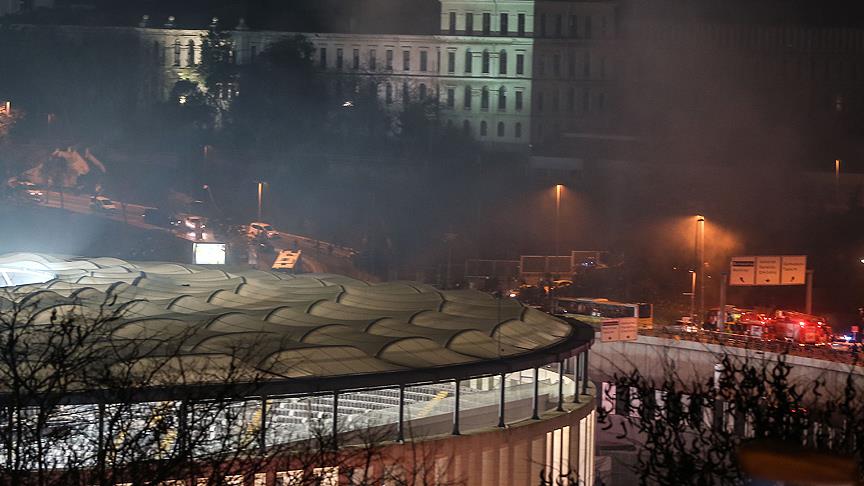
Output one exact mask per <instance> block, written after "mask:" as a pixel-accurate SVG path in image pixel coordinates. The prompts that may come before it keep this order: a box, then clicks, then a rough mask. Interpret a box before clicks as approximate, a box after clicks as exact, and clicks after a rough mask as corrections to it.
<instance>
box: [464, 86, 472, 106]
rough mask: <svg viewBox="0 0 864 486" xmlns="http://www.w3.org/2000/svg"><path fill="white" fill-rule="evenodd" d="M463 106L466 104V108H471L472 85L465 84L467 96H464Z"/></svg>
mask: <svg viewBox="0 0 864 486" xmlns="http://www.w3.org/2000/svg"><path fill="white" fill-rule="evenodd" d="M462 106H464V107H465V109H466V110H470V109H471V86H465V97H464V98H463V101H462Z"/></svg>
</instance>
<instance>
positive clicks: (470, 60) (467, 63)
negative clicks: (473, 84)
mask: <svg viewBox="0 0 864 486" xmlns="http://www.w3.org/2000/svg"><path fill="white" fill-rule="evenodd" d="M473 64H474V59H473V57H472V56H471V49H465V73H467V74H471V70H472V69H473V67H474V66H473Z"/></svg>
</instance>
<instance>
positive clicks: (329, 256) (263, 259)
mask: <svg viewBox="0 0 864 486" xmlns="http://www.w3.org/2000/svg"><path fill="white" fill-rule="evenodd" d="M112 200H113V201H114V203H115V204H116V206H117V210H115V211H104V210H100V209H96V208H92V207H91V206H90V196H89V195H80V194H66V193H64V194H62V196H61V194H60V193H58V192H54V191H46V192H45V200H44V201H43V202H41V203H39V205H41V206H44V207H50V208H59V209H63V210H66V211H71V212H75V213H81V214H92V215H97V216H99V217H103V218H106V219H110V220H114V221H118V222H122V223H125V224H128V225H130V226H134V227H137V228H141V229H146V230H153V231H164V232H169V233H171V234H172V235H174V236H175V237H177V238H181V239H184V240H188V241H192V242H194V241H197V239H196V234H195V230H194V228H182V229H175V228H171V229H169V228H164V227H160V226H155V225H152V224H148V223H146V222H145V221H144V216H143V215H144V210H145V209H146V208H147V207H148V206H142V205H140V204H134V203H128V202H123V201H118V200H116V199H112ZM217 236H219V235H214V234H213V232H212V231H211V230H209V229H205V230H204V232H203V239H202V241H224V242H227V243H230V244H234V245H246V244H248V243H249V240H248V239H247V238H246V237H245V236H241V235H234V236H230V235H225V237H224V238H219V239H217ZM269 242H270V244H271V245H272V246H273V247H274V248H275V249H276V251H277V252H278V251H279V250H286V249H300V250H302V257H301V265H302V266H301V271H303V272H311V273H335V274H340V275H347V276H350V277H354V278H359V279H362V280H367V281H375V280H377V278H376V277H374V276H373V275H371V274H368V273H366V272H363V271H361V270H359V269H358V268H357V267H355V266H354V264H353V261H352V258H353V256H354V255H355V254H356V251H355V250H353V249H351V248H346V247H342V246H338V245H334V244H332V243H329V242H327V241H321V240H315V239H313V238H309V237H307V236H302V235H295V234H292V233H286V232H283V231H280V232H279V236H278V237H277V238H273V239H271V240H270V241H269ZM250 246H251V245H250ZM275 258H276V254H275V253H274V254H261V255H259V257H258V262H257V264H256V267H257V268H261V269H264V270H266V269H269V268H270V266H271V265H272V264H273V261H274V260H275Z"/></svg>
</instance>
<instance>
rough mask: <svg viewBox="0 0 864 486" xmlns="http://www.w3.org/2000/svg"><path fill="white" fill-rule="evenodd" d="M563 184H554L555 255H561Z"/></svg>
mask: <svg viewBox="0 0 864 486" xmlns="http://www.w3.org/2000/svg"><path fill="white" fill-rule="evenodd" d="M563 189H564V186H563V185H561V184H555V256H560V255H561V252H560V250H561V248H560V243H561V191H562V190H563Z"/></svg>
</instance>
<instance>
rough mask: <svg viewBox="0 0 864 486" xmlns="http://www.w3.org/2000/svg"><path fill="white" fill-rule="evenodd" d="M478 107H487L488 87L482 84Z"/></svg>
mask: <svg viewBox="0 0 864 486" xmlns="http://www.w3.org/2000/svg"><path fill="white" fill-rule="evenodd" d="M480 109H481V110H488V109H489V88H487V87H486V86H483V91H481V92H480Z"/></svg>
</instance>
